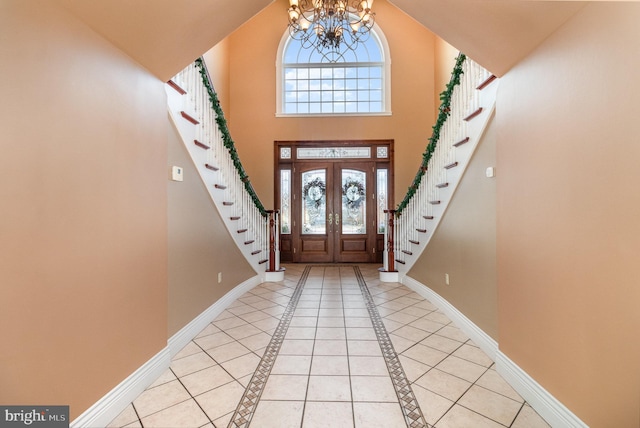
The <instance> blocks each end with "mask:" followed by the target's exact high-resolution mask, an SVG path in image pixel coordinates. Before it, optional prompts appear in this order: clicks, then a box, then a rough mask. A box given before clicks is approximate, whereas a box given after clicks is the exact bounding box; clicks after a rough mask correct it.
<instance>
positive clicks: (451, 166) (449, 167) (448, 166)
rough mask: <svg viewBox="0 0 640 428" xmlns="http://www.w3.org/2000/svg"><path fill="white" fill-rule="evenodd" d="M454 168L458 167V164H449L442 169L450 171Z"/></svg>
mask: <svg viewBox="0 0 640 428" xmlns="http://www.w3.org/2000/svg"><path fill="white" fill-rule="evenodd" d="M456 166H458V162H451V163H450V164H448V165H445V166H444V169H451V168H454V167H456Z"/></svg>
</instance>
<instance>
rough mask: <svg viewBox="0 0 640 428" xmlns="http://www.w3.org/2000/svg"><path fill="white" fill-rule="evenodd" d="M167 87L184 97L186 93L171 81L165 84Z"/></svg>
mask: <svg viewBox="0 0 640 428" xmlns="http://www.w3.org/2000/svg"><path fill="white" fill-rule="evenodd" d="M167 85H169V86H171V87H172V88H173V89H175V90H176V91H177V92H178V93H179V94H180V95H184V94H186V93H187V91H185V90H184V89H182V87H181V86H180V85H178V84H177V83H176V82H174V81H173V80H169V81H168V82H167Z"/></svg>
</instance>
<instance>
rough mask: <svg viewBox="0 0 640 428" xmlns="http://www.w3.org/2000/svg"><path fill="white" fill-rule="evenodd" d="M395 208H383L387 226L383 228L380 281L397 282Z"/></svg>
mask: <svg viewBox="0 0 640 428" xmlns="http://www.w3.org/2000/svg"><path fill="white" fill-rule="evenodd" d="M396 212H397V211H396V210H384V213H385V214H386V216H387V227H385V230H384V238H385V246H384V254H383V258H382V260H383V267H382V269H380V281H383V282H398V281H399V275H398V271H397V270H396V257H395V250H394V246H395V243H394V236H395V231H394V227H395V225H394V218H395V216H396Z"/></svg>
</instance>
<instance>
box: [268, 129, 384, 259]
mask: <svg viewBox="0 0 640 428" xmlns="http://www.w3.org/2000/svg"><path fill="white" fill-rule="evenodd" d="M384 143H385V145H384V146H379V145H380V144H381V143H380V142H377V141H376V142H375V144H377V145H373V146H369V147H367V146H365V145H364V144H363V142H358V144H357V145H356V146H354V147H352V146H346V145H345V146H341V147H339V148H336V149H335V151H332V150H333V149H327V148H326V146H324V147H314V146H315V145H317V143H316V144H313V145H312V146H311V147H307V146H306V145H304V144H302V143H300V142H297V143H293V142H286V144H285V143H281V144H280V145H281V146H282V145H283V144H284V145H285V149H286V150H284V151H283V150H282V147H281V146H278V145H277V147H276V153H278V155H279V156H282V153H286V155H285V159H281V161H280V162H277V164H276V169H277V174H276V177H277V183H276V192H277V193H276V198H277V199H278V205H279V209H280V212H281V216H280V219H281V223H282V226H281V235H280V251H281V258H282V260H283V261H293V262H300V263H334V262H335V263H345V262H353V263H372V262H377V261H379V260H380V259H381V255H382V253H381V251H382V246H383V237H384V217H383V216H382V215H381V213H382V211H383V210H384V209H387V208H388V206H387V205H388V201H389V187H390V186H389V177H390V171H389V168H390V161H391V159H390V156H389V155H390V152H391V150H390V149H391V147H390V144H391V142H389V141H385V142H384ZM289 145H293V147H292V148H291V149H294V150H291V149H289ZM378 147H383V148H384V150H382V149H378ZM296 150H297V151H296ZM376 154H377V155H378V156H376ZM288 156H290V157H288ZM322 156H326V157H327V158H325V159H320V158H321V157H322ZM334 156H335V157H334ZM350 156H351V158H350ZM367 156H368V157H367Z"/></svg>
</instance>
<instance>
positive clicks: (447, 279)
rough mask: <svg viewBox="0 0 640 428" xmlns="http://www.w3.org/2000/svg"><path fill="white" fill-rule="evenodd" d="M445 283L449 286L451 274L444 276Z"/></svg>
mask: <svg viewBox="0 0 640 428" xmlns="http://www.w3.org/2000/svg"><path fill="white" fill-rule="evenodd" d="M444 283H445V284H447V285H449V274H448V273H445V274H444Z"/></svg>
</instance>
